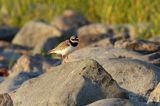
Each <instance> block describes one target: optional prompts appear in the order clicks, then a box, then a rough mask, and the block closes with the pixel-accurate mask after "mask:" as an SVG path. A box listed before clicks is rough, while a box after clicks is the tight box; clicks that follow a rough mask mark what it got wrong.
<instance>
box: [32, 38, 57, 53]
mask: <svg viewBox="0 0 160 106" xmlns="http://www.w3.org/2000/svg"><path fill="white" fill-rule="evenodd" d="M57 44H58V37H50V38H48V39H43V40H41V42H39V43H38V44H37V45H36V46H35V48H34V49H33V51H32V54H39V53H47V52H48V51H49V50H51V49H53V48H54V47H55V46H57Z"/></svg>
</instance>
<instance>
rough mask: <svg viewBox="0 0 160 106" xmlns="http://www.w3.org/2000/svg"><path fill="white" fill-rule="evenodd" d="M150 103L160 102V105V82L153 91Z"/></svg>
mask: <svg viewBox="0 0 160 106" xmlns="http://www.w3.org/2000/svg"><path fill="white" fill-rule="evenodd" d="M148 103H153V104H154V103H157V104H158V103H159V105H160V83H159V84H158V85H157V86H156V87H155V89H154V90H153V91H152V92H151V94H150V96H149V99H148Z"/></svg>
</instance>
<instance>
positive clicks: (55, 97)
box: [11, 60, 126, 106]
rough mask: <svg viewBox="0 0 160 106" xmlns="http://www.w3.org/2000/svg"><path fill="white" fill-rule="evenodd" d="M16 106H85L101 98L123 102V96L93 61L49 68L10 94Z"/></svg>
mask: <svg viewBox="0 0 160 106" xmlns="http://www.w3.org/2000/svg"><path fill="white" fill-rule="evenodd" d="M11 97H12V99H13V102H14V105H15V106H85V105H87V104H90V103H92V102H94V101H96V100H99V99H104V98H113V97H120V98H126V93H125V92H124V90H122V89H121V88H120V87H119V86H118V85H117V83H116V81H114V80H113V79H112V77H111V76H110V75H109V74H108V73H107V72H106V71H105V70H104V69H103V68H102V67H101V65H99V64H98V63H97V62H96V61H94V60H81V61H78V62H72V63H67V64H62V65H60V66H58V67H52V68H51V69H50V70H49V72H47V73H45V74H44V75H42V76H40V77H38V78H35V79H32V80H29V81H27V82H25V83H24V84H23V85H22V86H21V87H20V88H19V89H18V90H17V91H16V92H14V93H11Z"/></svg>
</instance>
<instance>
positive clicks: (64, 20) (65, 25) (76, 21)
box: [51, 10, 88, 36]
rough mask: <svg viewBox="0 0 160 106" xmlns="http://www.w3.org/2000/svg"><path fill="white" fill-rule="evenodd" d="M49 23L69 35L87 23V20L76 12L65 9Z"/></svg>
mask: <svg viewBox="0 0 160 106" xmlns="http://www.w3.org/2000/svg"><path fill="white" fill-rule="evenodd" d="M51 24H52V25H53V26H55V27H56V28H58V29H59V30H61V31H62V32H63V33H64V34H65V35H70V36H71V35H72V34H73V33H75V31H76V30H77V29H78V28H79V27H81V26H83V25H86V24H88V21H87V20H86V19H85V18H84V17H83V16H82V14H80V13H78V12H74V11H72V10H65V11H64V12H63V13H62V15H61V16H58V17H56V18H55V19H54V20H53V21H52V22H51Z"/></svg>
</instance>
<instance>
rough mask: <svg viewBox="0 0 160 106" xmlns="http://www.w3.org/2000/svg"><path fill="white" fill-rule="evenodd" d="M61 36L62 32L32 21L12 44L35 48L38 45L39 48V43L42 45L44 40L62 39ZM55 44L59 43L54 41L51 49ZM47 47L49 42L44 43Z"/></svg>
mask: <svg viewBox="0 0 160 106" xmlns="http://www.w3.org/2000/svg"><path fill="white" fill-rule="evenodd" d="M60 35H61V32H60V31H59V30H58V29H57V28H55V27H53V26H51V25H48V24H46V23H43V22H38V21H30V22H28V23H27V24H26V25H24V27H23V28H22V29H21V30H20V31H19V32H18V33H17V35H16V36H15V38H14V39H13V41H12V43H13V44H18V45H22V46H28V47H32V48H34V47H36V46H37V45H38V46H39V43H40V44H41V43H42V42H44V40H45V41H47V39H49V38H54V37H60ZM55 43H57V42H54V41H53V42H52V43H50V46H51V47H50V48H52V47H53V45H55ZM46 45H47V46H48V44H47V42H44V44H43V46H46ZM42 49H43V48H42Z"/></svg>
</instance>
